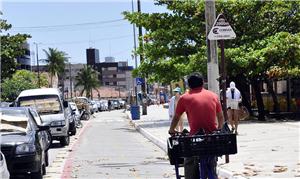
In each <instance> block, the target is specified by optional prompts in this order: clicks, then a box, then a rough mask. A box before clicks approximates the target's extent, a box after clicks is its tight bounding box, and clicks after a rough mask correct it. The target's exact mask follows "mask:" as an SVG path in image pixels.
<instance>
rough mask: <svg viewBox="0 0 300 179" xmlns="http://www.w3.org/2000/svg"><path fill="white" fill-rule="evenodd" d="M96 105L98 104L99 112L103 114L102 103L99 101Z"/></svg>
mask: <svg viewBox="0 0 300 179" xmlns="http://www.w3.org/2000/svg"><path fill="white" fill-rule="evenodd" d="M95 103H96V104H97V108H98V112H101V111H102V108H101V105H102V104H101V102H100V101H98V100H97V101H95Z"/></svg>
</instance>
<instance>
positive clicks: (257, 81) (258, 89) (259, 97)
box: [251, 78, 266, 121]
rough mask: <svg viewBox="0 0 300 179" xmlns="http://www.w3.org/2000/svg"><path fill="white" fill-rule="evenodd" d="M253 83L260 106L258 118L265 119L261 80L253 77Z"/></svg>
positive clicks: (258, 105)
mask: <svg viewBox="0 0 300 179" xmlns="http://www.w3.org/2000/svg"><path fill="white" fill-rule="evenodd" d="M251 85H252V87H253V89H254V92H255V98H256V104H257V108H258V120H259V121H265V120H266V119H265V107H264V103H263V98H262V95H261V90H260V86H259V85H260V81H259V80H258V79H257V78H253V79H251Z"/></svg>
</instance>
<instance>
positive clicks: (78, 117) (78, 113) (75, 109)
mask: <svg viewBox="0 0 300 179" xmlns="http://www.w3.org/2000/svg"><path fill="white" fill-rule="evenodd" d="M69 104H70V106H71V108H72V110H73V111H74V112H75V117H76V119H77V120H80V112H79V110H78V108H77V105H76V103H74V102H69Z"/></svg>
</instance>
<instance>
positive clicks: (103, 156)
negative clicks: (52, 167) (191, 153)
mask: <svg viewBox="0 0 300 179" xmlns="http://www.w3.org/2000/svg"><path fill="white" fill-rule="evenodd" d="M173 173H174V172H173V167H172V166H170V165H169V161H168V160H167V157H166V155H165V153H164V152H163V151H162V150H161V149H160V148H158V147H157V146H156V145H154V144H153V143H152V142H150V141H149V140H147V139H145V138H144V137H143V136H142V135H140V134H139V133H138V132H137V131H136V130H135V129H134V128H133V127H132V126H130V125H129V123H128V119H126V114H125V113H122V110H118V111H111V112H103V113H100V114H98V115H97V117H96V118H92V119H91V121H90V123H89V124H88V127H87V128H86V130H85V131H84V132H83V133H82V135H81V136H80V139H79V140H78V142H77V143H76V145H75V146H74V147H73V151H72V152H71V153H70V154H69V157H68V159H67V161H66V163H65V168H64V172H63V177H62V178H164V177H168V178H169V177H171V176H172V175H173Z"/></svg>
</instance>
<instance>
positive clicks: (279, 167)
mask: <svg viewBox="0 0 300 179" xmlns="http://www.w3.org/2000/svg"><path fill="white" fill-rule="evenodd" d="M147 112H148V115H145V116H141V119H140V120H131V122H132V124H133V125H134V126H135V127H136V129H137V130H138V131H140V132H141V133H142V134H143V135H144V136H145V137H147V138H149V139H150V140H151V141H153V142H154V143H155V144H156V145H158V146H159V147H160V148H162V149H163V150H164V151H166V149H167V145H166V141H167V138H168V137H169V135H168V129H169V125H170V121H169V119H168V110H167V109H164V108H163V107H162V105H160V106H156V105H153V106H149V107H148V111H147ZM127 114H128V116H129V118H131V114H130V111H127ZM185 126H186V128H187V129H189V128H188V124H187V122H185ZM299 129H300V121H297V122H294V121H286V122H278V121H268V122H257V121H241V123H240V125H239V135H238V136H237V142H238V154H236V155H230V162H229V163H227V164H226V163H225V157H223V158H219V161H218V166H219V167H218V172H219V177H221V178H243V177H244V178H294V177H300V155H299V149H300V145H299V143H300V142H299V141H300V139H299V134H300V131H299Z"/></svg>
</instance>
